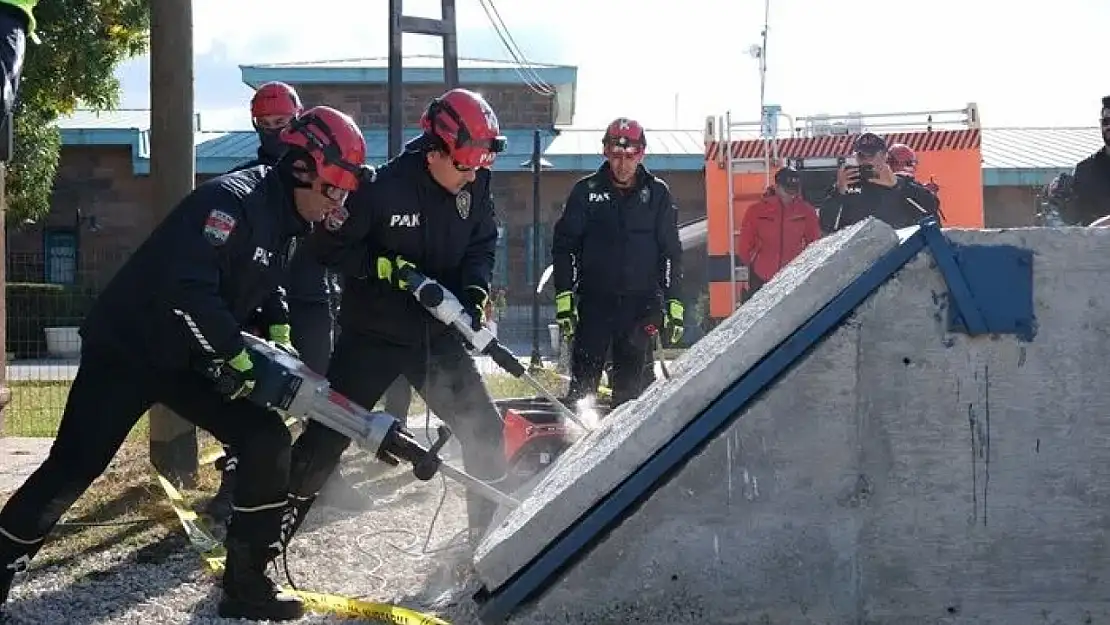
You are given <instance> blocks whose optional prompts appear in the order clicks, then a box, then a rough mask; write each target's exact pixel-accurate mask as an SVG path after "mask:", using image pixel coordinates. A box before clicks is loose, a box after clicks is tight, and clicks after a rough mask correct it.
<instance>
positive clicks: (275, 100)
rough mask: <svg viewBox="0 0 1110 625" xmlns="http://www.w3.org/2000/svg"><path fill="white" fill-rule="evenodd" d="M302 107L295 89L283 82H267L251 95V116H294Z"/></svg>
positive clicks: (298, 113)
mask: <svg viewBox="0 0 1110 625" xmlns="http://www.w3.org/2000/svg"><path fill="white" fill-rule="evenodd" d="M303 110H304V107H303V106H302V105H301V98H300V96H298V95H297V91H296V90H295V89H293V87H290V86H289V85H287V84H285V83H283V82H268V83H266V84H264V85H262V86H261V87H259V88H258V90H257V91H255V92H254V96H252V97H251V118H252V119H257V118H259V117H268V116H270V115H282V116H286V117H296V116H297V115H300V114H301V111H303Z"/></svg>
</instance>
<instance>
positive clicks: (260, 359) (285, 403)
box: [243, 332, 519, 507]
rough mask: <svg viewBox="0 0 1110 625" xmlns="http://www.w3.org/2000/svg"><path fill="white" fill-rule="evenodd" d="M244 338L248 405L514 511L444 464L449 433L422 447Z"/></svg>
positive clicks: (287, 358) (388, 421) (299, 366)
mask: <svg viewBox="0 0 1110 625" xmlns="http://www.w3.org/2000/svg"><path fill="white" fill-rule="evenodd" d="M243 337H244V339H245V341H246V343H247V349H249V350H250V351H251V352H252V353H253V354H254V355H255V356H256V358H254V359H252V360H254V365H255V371H256V376H255V377H256V381H255V386H254V389H253V390H252V391H251V393H250V394H249V395H248V396H247V399H248V400H249V401H251V402H253V403H255V404H257V405H260V406H263V407H265V408H268V409H270V410H274V411H277V412H280V413H284V414H287V415H289V416H292V417H294V418H296V419H299V420H302V421H304V420H312V421H316V422H318V423H320V424H321V425H323V426H324V427H327V428H328V429H331V430H334V431H335V432H338V433H339V434H342V435H343V436H346V437H347V438H349V439H350V440H352V441H353V442H354V443H355V444H356V445H358V447H359V448H361V449H363V450H365V451H367V452H369V453H370V454H372V455H373V456H374V457H375V458H377V459H378V460H379V461H381V462H384V463H386V464H389V465H392V466H397V465H398V464H399V463H400V461H401V460H404V461H405V462H407V463H409V464H411V465H412V473H413V475H414V476H415V477H416V479H418V480H421V481H428V480H430V479H432V478H433V477H435V475H436V473H437V472H442V473H443V474H444V475H445V476H447V477H450V478H451V479H453V480H455V481H456V482H458V483H460V484H462V485H463V486H464V487H466V488H467V489H468V490H471V491H473V492H475V493H476V494H478V495H480V496H482V497H485V498H486V499H489V500H490V501H493V502H494V503H497V504H499V505H509V506H513V507H515V506H517V505H518V504H519V502H518V501H516V500H515V499H514V498H512V497H511V496H509V495H507V494H505V493H503V492H501V491H499V490H497V489H496V488H494V487H493V486H490V485H489V484H487V483H485V482H483V481H482V480H479V479H478V478H476V477H474V476H472V475H470V474H468V473H466V472H465V471H462V470H461V469H457V468H455V467H453V466H451V465H449V464H447V463H445V462H443V460H442V459H441V458H440V456H439V453H440V451H441V450H442V449H443V447H444V445H446V444H447V441H448V440H450V438H451V430H450V429H448V428H447V427H446V426H440V427H439V428H438V431H437V434H438V436H437V439H436V440H435V441H434V442H433V443H432V446H431V447H429V448H425V447H424V446H423V445H421V444H420V443H418V442H417V441H416V438H415V437H414V436H413V435H412V433H410V432H409V431H408V430H406V429H405V427H404V424H403V423H402V422H401V421H399V420H397V419H396V418H394V417H393V415H390V414H388V413H385V412H375V411H371V410H367V409H366V408H363V407H362V406H360V405H358V404H356V403H355V402H353V401H351V400H350V399H348V398H347V397H346V396H345V395H343V394H341V393H339V392H337V391H335V390H334V389H332V388H331V385H330V384H329V383H328V380H327V378H325V377H324V376H322V375H320V374H318V373H316V372H314V371H312V370H311V369H309V368H308V366H306V365H305V364H304V363H303V362H301V361H300V359H298V358H296V357H294V356H293V355H292V354H289V353H287V352H285V351H283V350H281V349H280V348H278V347H277V346H275V345H273V344H272V343H270V342H268V341H265V340H263V339H260V338H258V337H256V336H253V335H251V334H248V333H245V332H244V333H243Z"/></svg>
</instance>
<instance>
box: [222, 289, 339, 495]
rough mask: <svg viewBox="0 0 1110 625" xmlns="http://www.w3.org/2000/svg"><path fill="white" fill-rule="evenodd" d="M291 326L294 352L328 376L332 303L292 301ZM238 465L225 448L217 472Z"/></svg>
mask: <svg viewBox="0 0 1110 625" xmlns="http://www.w3.org/2000/svg"><path fill="white" fill-rule="evenodd" d="M289 325H290V334H291V336H290V338H291V339H292V341H293V348H294V349H296V350H297V351H298V352H299V353H300V355H301V362H303V363H304V364H306V365H308V368H309V369H312V370H313V371H315V372H317V373H325V372H327V370H328V359H329V358H330V357H331V350H332V343H333V337H334V335H335V317H334V315H333V313H332V306H331V302H326V301H325V302H311V301H300V300H291V301H290V302H289ZM238 465H239V459H238V452H236V451H235V448H234V447H233V446H231V445H224V457H223V458H221V459H220V461H219V462H218V463H217V465H216V468H217V469H219V470H221V471H223V472H224V473H231V472H233V471H235V469H236V468H237V467H238Z"/></svg>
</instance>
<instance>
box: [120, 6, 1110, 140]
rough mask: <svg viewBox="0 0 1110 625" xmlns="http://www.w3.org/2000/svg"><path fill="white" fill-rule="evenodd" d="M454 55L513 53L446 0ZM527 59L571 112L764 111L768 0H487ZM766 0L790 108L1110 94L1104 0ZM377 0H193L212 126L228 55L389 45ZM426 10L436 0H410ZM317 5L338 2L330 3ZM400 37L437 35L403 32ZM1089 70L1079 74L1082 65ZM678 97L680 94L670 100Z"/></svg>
mask: <svg viewBox="0 0 1110 625" xmlns="http://www.w3.org/2000/svg"><path fill="white" fill-rule="evenodd" d="M457 4H458V20H459V29H460V33H459V46H460V53H461V54H462V55H464V56H477V57H487V58H508V56H507V53H506V52H505V50H504V48H503V47H502V44H501V42H500V40H499V39H498V38H497V36H496V35H495V34H494V31H493V30H492V28H491V27H490V25H489V23H488V21H487V18H486V14H485V13H484V12H483V10H482V8H481V5H480V4H479V2H478V0H457ZM495 4H496V7H497V9H498V10H499V12H500V14H501V17H502V19H503V20H504V22H505V23H506V24H507V26H508V27H509V29H510V31H511V33H512V35H513V37H514V39H515V40H516V42H517V44H518V45H519V46H520V47H521V49H522V50H523V52H524V54H525V55H526V56H527V57H528V58H529V59H530V60H533V61H538V62H550V63H567V64H573V65H577V66H578V68H579V92H578V93H579V95H578V105H577V115H576V118H575V125H582V126H594V127H598V126H602V125H604V124H605V123H606V122H607V121H608V120H610V119H612V118H613V117H616V116H620V115H628V116H632V117H637V118H639V119H640V120H641V121H643V122H644V123H645V125H648V126H649V127H656V128H660V127H668V128H670V127H674V126H675V124H676V120H677V124H678V126H679V127H683V128H700V127H702V124H703V122H704V119H705V116H706V115H720V114H723V113H724V112H725V111H726V110H731V111H732V112H733V118H734V119H737V120H747V119H753V120H754V119H758V116H759V74H758V70H757V63H756V61H755V60H753V59H752V58H751V57H750V56H749V55H748V49H749V48H750V46H751V45H752V44H754V43H757V42H758V41H759V34H760V30H761V28H762V23H763V8H764V3H763V0H682V1H681V2H674V1H673V0H672V1H665V0H603V1H600V2H599V1H598V0H560V1H559V2H553V1H552V0H499V1H497V0H495ZM1020 4H1021V3H1012V2H1005V1H1003V0H974V1H971V0H931V1H930V2H919V3H898V2H887V1H882V0H880V1H878V2H858V3H857V2H830V1H829V0H771V9H770V22H771V28H770V31H769V43H768V50H767V53H768V54H767V58H768V75H767V101H768V103H772V104H780V105H782V107H783V109H784V111H785V112H787V113H790V114H792V115H795V116H800V115H812V114H814V113H832V114H843V113H848V112H850V111H860V112H864V113H883V112H898V111H919V110H936V109H958V108H962V107H963V106H964V105H966V104H967V103H968V102H976V103H978V104H979V108H980V112H981V115H982V120H983V124H984V125H986V126H1093V125H1095V124H1096V123H1097V122H1096V119H1097V115H1098V112H1099V111H1098V109H1099V104H1098V101H1099V98H1100V97H1102V96H1104V95H1110V72H1108V70H1107V65H1106V61H1105V58H1106V57H1105V54H1104V53H1103V50H1102V48H1103V46H1104V41H1105V38H1106V34H1105V29H1106V25H1107V24H1110V2H1107V1H1106V0H1055V1H1054V2H1051V3H1032V2H1030V3H1028V4H1027V5H1026V6H1025V7H1024V10H1021V9H1018V8H1017V6H1018V5H1020ZM386 5H387V3H386V2H385V0H373V1H371V2H367V1H366V0H313V1H312V2H311V4H310V5H309V6H310V7H311V11H312V15H314V16H315V17H314V18H313V19H315V23H314V24H313V25H312V26H309V27H306V23H307V22H308V20H309V18H306V17H303V16H305V15H306V5H305V4H304V3H303V2H293V1H292V0H268V1H265V2H264V1H262V0H234V2H228V1H227V0H194V22H195V44H194V45H195V50H194V52H195V55H196V61H195V68H196V93H197V109H198V111H200V112H201V114H202V119H203V123H204V125H205V127H207V128H221V129H232V128H247V127H249V120H248V119H247V115H246V112H245V111H246V102H247V100H248V99H249V97H250V93H251V92H250V89H249V88H248V87H246V86H245V85H243V84H242V82H241V81H240V78H239V76H240V75H239V68H238V65H239V64H249V63H261V62H278V61H306V60H320V59H336V58H355V57H366V56H383V55H385V54H386V52H387V49H386V44H387V39H386ZM405 8H406V12H407V13H410V14H414V15H423V16H428V17H437V16H438V10H439V1H438V0H405ZM326 15H330V16H332V18H331V21H330V22H329V21H327V18H326V17H325V16H326ZM405 47H406V53H407V54H414V53H438V40H435V39H431V38H426V37H420V36H416V35H409V36H406V40H405ZM1085 74H1086V75H1089V76H1090V78H1087V77H1086V76H1085ZM119 75H120V77H121V79H122V80H123V84H124V94H123V105H124V106H125V107H145V106H148V105H149V97H148V87H147V83H148V80H149V70H148V60H147V59H146V58H145V57H144V58H142V59H136V60H133V61H131V62H129V63H127V64H126V65H125V66H123V67H121V68H120V70H119ZM676 102H677V105H676Z"/></svg>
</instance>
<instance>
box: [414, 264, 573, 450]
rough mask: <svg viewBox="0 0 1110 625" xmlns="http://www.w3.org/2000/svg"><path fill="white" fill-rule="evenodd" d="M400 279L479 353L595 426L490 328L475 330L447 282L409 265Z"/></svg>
mask: <svg viewBox="0 0 1110 625" xmlns="http://www.w3.org/2000/svg"><path fill="white" fill-rule="evenodd" d="M398 278H400V280H401V281H403V282H404V283H405V284H406V287H405V288H406V289H408V290H409V291H411V292H412V294H413V295H414V296H415V297H416V300H417V301H418V302H420V304H421V305H422V306H424V308H425V309H427V311H428V312H429V313H431V315H432V316H433V317H435V318H436V319H439V320H440V321H441V322H442V323H443V324H444V325H447V326H450V327H453V328H455V330H456V331H458V332H459V334H461V335H462V336H463V338H464V339H466V341H467V342H468V343H470V345H471V347H473V348H474V349H475V350H476V351H477V352H479V353H481V354H483V355H486V356H489V357H490V358H491V359H492V360H493V362H495V363H497V365H498V366H499V367H501V368H502V369H504V370H505V372H506V373H508V374H509V375H511V376H513V377H514V378H517V379H521V380H524V381H525V382H527V383H528V385H529V386H531V387H532V388H534V389H535V390H536V392H537V393H539V394H540V395H543V397H544V398H545V399H547V400H548V401H550V402H551V403H552V404H553V405H554V406H555V407H556V408H557V409H558V410H559V412H560V413H562V415H563V416H564V417H566V418H567V419H569V420H570V421H572V422H574V423H576V424H577V425H578V426H579V427H581V428H582V429H583V430H586V431H589V430H591V429H592V428H590V427H588V426H587V425H586V424H585V423H583V422H582V420H581V419H579V418H578V415H576V414H575V413H574V411H573V410H571V409H570V408H568V407H567V406H566V405H564V404H563V402H561V401H559V399H558V398H556V397H555V395H553V394H552V393H551V391H549V390H547V389H546V388H544V386H543V385H542V384H540V383H539V381H538V380H536V378H534V377H532V375H531V374H529V373H528V369H527V368H525V366H524V364H523V363H522V362H520V359H518V358H517V357H516V355H514V354H513V353H512V352H511V351H509V349H508V348H507V347H505V346H504V345H502V344H501V343H500V342H498V340H497V337H496V336H494V335H493V333H492V332H490V331H489V329H487V328H485V327H483V328H482V329H481V330H477V331H475V330H474V329H473V328H472V327H470V324H471V319H470V315H469V314H467V312H466V310H465V309H464V308H463V306H462V304H461V303H460V302H459V300H458V298H457V297H455V294H454V293H452V292H451V291H449V290H447V289H445V288H443V285H441V284H440V283H439V282H436V281H435V280H433V279H431V278H429V277H428V276H425V275H423V274H421V273H420V272H418V271H415V270H414V269H412V268H409V267H406V268H403V269H401V271H400V274H399V275H398Z"/></svg>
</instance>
